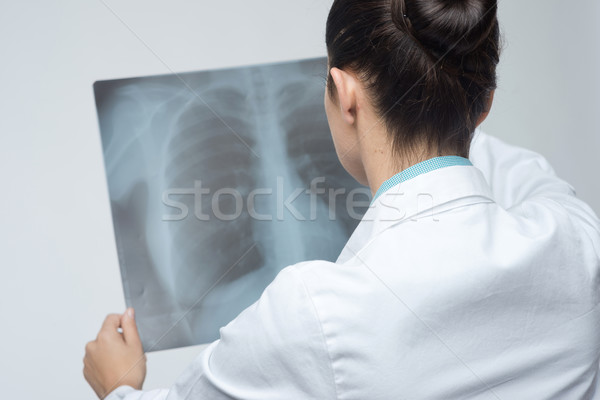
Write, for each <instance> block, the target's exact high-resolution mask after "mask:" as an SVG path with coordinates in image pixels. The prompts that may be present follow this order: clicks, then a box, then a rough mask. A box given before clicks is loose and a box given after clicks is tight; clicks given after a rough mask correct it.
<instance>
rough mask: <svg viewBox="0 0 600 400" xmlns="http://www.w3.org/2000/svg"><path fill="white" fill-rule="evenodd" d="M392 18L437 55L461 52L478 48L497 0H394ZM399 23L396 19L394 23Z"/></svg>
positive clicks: (492, 18)
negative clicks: (404, 21) (403, 22)
mask: <svg viewBox="0 0 600 400" xmlns="http://www.w3.org/2000/svg"><path fill="white" fill-rule="evenodd" d="M392 4H393V6H392V15H393V18H394V20H395V21H398V20H399V19H400V18H404V19H407V20H408V21H409V23H406V24H405V26H410V27H411V31H412V32H411V33H412V34H413V35H414V36H415V38H416V39H417V40H418V41H419V42H420V43H421V44H422V45H423V46H425V47H426V48H427V49H429V50H431V51H432V52H433V53H434V54H436V55H438V56H443V55H446V54H447V55H448V56H463V55H467V54H469V53H471V52H473V51H475V50H477V49H478V48H479V46H480V45H481V44H482V43H483V41H484V40H485V39H486V38H487V37H488V36H489V34H490V32H491V30H492V28H493V26H494V23H495V21H496V13H497V8H498V7H497V0H393V2H392ZM396 25H398V23H396Z"/></svg>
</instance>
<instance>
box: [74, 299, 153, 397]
mask: <svg viewBox="0 0 600 400" xmlns="http://www.w3.org/2000/svg"><path fill="white" fill-rule="evenodd" d="M118 328H121V329H122V333H119V331H118V330H117V329H118ZM83 365H84V368H83V376H84V377H85V379H86V380H87V381H88V383H89V384H90V386H91V387H92V389H94V391H95V392H96V394H97V395H98V397H100V398H101V399H103V398H104V397H106V396H107V395H108V394H109V393H110V392H111V391H113V390H114V389H116V388H117V387H119V386H121V385H129V386H131V387H133V388H135V389H138V390H141V389H142V384H143V383H144V379H145V378H146V356H145V355H144V350H143V349H142V342H141V341H140V337H139V335H138V331H137V326H136V324H135V318H134V313H133V308H129V309H127V311H125V313H124V314H123V315H119V314H110V315H109V316H107V317H106V319H105V320H104V324H102V328H101V329H100V332H99V333H98V337H97V338H96V340H93V341H91V342H89V343H88V344H87V345H86V346H85V357H84V358H83Z"/></svg>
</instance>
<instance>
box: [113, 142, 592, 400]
mask: <svg viewBox="0 0 600 400" xmlns="http://www.w3.org/2000/svg"><path fill="white" fill-rule="evenodd" d="M470 160H471V161H472V162H473V166H451V167H446V168H441V169H438V170H434V171H431V172H428V173H425V174H422V175H419V176H417V177H415V178H412V179H410V180H408V181H405V182H403V183H401V184H399V185H397V186H395V187H393V188H392V189H390V190H388V191H387V192H385V193H383V194H382V195H381V196H380V197H378V198H377V199H376V200H375V201H374V203H373V204H372V207H371V208H370V209H369V211H368V212H367V214H366V215H365V217H364V219H363V221H361V223H360V225H359V226H358V228H357V229H356V231H355V232H354V234H353V235H352V237H351V238H350V240H349V242H348V243H347V245H346V247H345V248H344V250H343V252H342V254H341V255H340V258H339V260H338V261H337V262H336V263H330V262H324V261H309V262H305V263H301V264H298V265H293V266H290V267H287V268H285V269H284V270H282V271H281V273H280V274H279V275H278V276H277V277H276V279H275V280H274V281H273V282H272V283H271V284H270V285H269V286H268V287H267V289H266V290H265V291H264V293H263V295H262V297H261V298H260V299H259V300H258V301H257V302H256V303H255V304H253V305H252V306H250V307H249V308H247V309H246V310H245V311H243V312H242V313H241V314H240V315H239V316H238V317H237V318H236V319H235V320H234V321H232V322H231V323H229V324H228V325H227V326H225V327H223V328H222V329H221V338H220V339H219V340H217V341H215V342H213V343H212V344H210V345H209V346H208V347H207V348H206V349H205V350H204V351H203V352H202V353H201V354H200V355H199V356H198V357H197V359H196V360H195V361H194V363H193V364H192V365H190V366H189V368H188V369H187V370H186V371H185V372H184V374H183V375H182V376H181V377H180V378H179V380H178V381H177V382H176V383H175V385H174V386H173V387H172V388H171V389H170V390H157V391H150V392H139V391H134V390H133V389H132V388H129V387H121V388H118V389H117V390H116V391H114V392H113V393H112V394H111V395H110V396H109V397H108V399H109V400H117V399H126V400H139V399H148V400H149V399H153V400H154V399H165V398H166V399H169V400H175V399H209V400H220V399H255V400H269V399H366V400H370V399H393V400H398V399H443V400H450V399H457V400H470V399H496V400H497V399H502V400H515V399H517V400H518V399H524V400H525V399H527V400H540V399H567V400H569V399H600V388H598V389H597V387H598V386H599V384H598V369H599V355H600V307H599V302H600V289H599V283H600V281H599V279H600V278H599V276H600V275H599V267H600V259H599V254H600V223H599V221H598V219H597V217H596V216H595V215H594V213H593V212H592V210H591V209H590V208H589V207H588V206H587V205H586V204H585V203H583V202H582V201H581V200H579V199H577V198H576V197H575V195H574V191H573V189H572V187H571V186H570V185H569V184H567V183H566V182H564V181H562V180H561V179H559V178H557V177H556V176H555V174H554V172H553V170H552V168H551V167H550V166H549V165H548V163H547V162H546V161H545V159H544V158H543V157H541V156H540V155H538V154H536V153H534V152H531V151H527V150H524V149H521V148H517V147H514V146H510V145H507V144H505V143H503V142H501V141H500V140H498V139H496V138H493V137H490V136H487V135H485V134H483V133H481V132H479V131H477V132H476V136H475V138H474V140H473V144H472V146H471V155H470Z"/></svg>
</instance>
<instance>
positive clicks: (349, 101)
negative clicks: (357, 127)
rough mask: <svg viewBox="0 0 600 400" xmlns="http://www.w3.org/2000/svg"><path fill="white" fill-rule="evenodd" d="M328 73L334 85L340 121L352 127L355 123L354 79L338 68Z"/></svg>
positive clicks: (355, 82) (355, 83)
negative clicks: (340, 116)
mask: <svg viewBox="0 0 600 400" xmlns="http://www.w3.org/2000/svg"><path fill="white" fill-rule="evenodd" d="M329 73H330V74H331V77H332V79H333V82H334V83H335V88H336V92H337V97H338V106H339V107H340V112H341V115H342V119H343V120H344V121H345V122H346V123H347V124H348V125H354V122H355V121H356V85H357V81H356V78H355V77H354V75H352V74H349V73H348V72H346V71H344V70H341V69H339V68H332V69H331V71H329Z"/></svg>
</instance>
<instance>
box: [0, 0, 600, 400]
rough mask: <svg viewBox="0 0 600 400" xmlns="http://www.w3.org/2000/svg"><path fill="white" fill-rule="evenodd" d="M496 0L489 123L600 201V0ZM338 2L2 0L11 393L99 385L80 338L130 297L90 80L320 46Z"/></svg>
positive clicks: (48, 394) (5, 362)
mask: <svg viewBox="0 0 600 400" xmlns="http://www.w3.org/2000/svg"><path fill="white" fill-rule="evenodd" d="M500 3H501V6H500V18H501V23H502V26H503V30H504V33H505V36H506V40H507V43H506V50H505V53H504V58H503V61H502V66H501V68H500V86H501V88H500V89H499V91H498V94H497V99H496V100H497V101H496V105H495V107H494V110H493V114H492V116H491V117H490V119H489V121H488V122H487V123H486V124H485V129H486V130H487V131H488V132H490V133H492V134H495V135H497V136H500V137H502V138H505V139H507V140H509V141H511V142H513V143H516V144H520V145H523V146H527V147H529V148H532V149H534V150H536V151H539V152H541V153H543V154H544V155H546V156H547V157H548V159H549V160H550V161H551V163H552V164H553V166H554V167H555V169H556V170H557V172H558V174H559V175H560V176H562V177H564V178H565V179H566V180H568V181H569V182H570V183H572V184H573V185H574V187H575V188H576V189H577V191H578V193H579V195H580V196H581V197H582V198H583V199H585V200H586V201H588V202H589V203H590V205H591V206H592V207H593V208H594V209H595V210H596V212H600V185H599V184H598V183H597V182H598V178H597V172H598V167H597V165H598V164H597V159H598V154H597V153H598V150H599V149H600V113H599V112H598V109H599V108H600V75H598V71H600V51H599V50H600V24H598V21H599V20H600V2H598V1H596V0H577V1H572V2H564V1H558V0H525V1H513V0H504V1H501V2H500ZM104 4H107V5H108V6H109V7H110V8H111V9H112V10H113V11H114V13H115V14H116V15H117V16H118V17H117V16H115V14H113V13H112V12H111V11H110V10H109V9H108V8H107V7H106V6H105V5H104ZM330 5H331V1H328V0H306V1H291V0H270V1H266V0H256V1H251V2H250V1H242V0H235V1H227V2H223V1H211V2H208V1H204V0H199V1H196V2H189V1H177V0H176V1H170V2H158V1H154V0H146V1H141V0H131V1H127V2H123V1H116V0H110V1H106V3H102V1H99V0H89V1H76V0H71V1H67V0H56V1H52V2H48V1H39V0H38V1H21V2H7V1H4V2H3V3H2V7H1V12H0V54H2V60H1V62H0V87H1V88H2V91H1V93H0V135H2V146H0V182H2V196H1V200H0V202H1V203H0V204H1V207H0V221H2V222H1V224H0V254H2V267H1V268H2V276H1V278H0V313H1V314H0V315H2V318H3V319H2V320H3V322H2V330H1V331H0V338H1V340H0V354H1V355H2V357H0V383H1V388H2V397H4V398H44V399H86V398H87V399H92V398H95V397H94V394H93V393H92V391H91V389H89V387H88V386H87V384H86V383H85V381H84V380H83V377H82V374H81V369H82V363H81V359H82V357H83V348H84V345H85V343H86V342H87V341H88V340H90V339H92V338H94V337H95V335H96V333H97V330H98V329H99V327H100V324H101V321H102V319H103V318H104V315H105V314H106V313H109V312H115V311H118V312H120V311H122V310H123V308H124V300H123V292H122V287H121V282H120V275H119V268H118V263H117V253H116V246H115V242H114V237H113V230H112V221H111V216H110V209H109V201H108V193H107V190H106V184H105V177H104V169H103V165H102V151H101V144H100V136H99V134H98V127H97V120H96V112H95V107H94V98H93V92H92V83H93V82H94V81H96V80H98V79H111V78H121V77H126V76H142V75H154V74H164V73H170V72H171V71H178V72H179V71H193V70H201V69H211V68H219V67H226V66H240V65H249V64H259V63H265V62H273V61H284V60H295V59H300V58H310V57H316V56H323V55H325V48H324V44H323V35H324V30H325V20H326V17H327V11H328V9H329V6H330ZM198 351H199V347H191V348H185V349H180V350H175V351H165V352H158V353H153V354H150V355H149V357H148V377H147V380H146V387H147V388H154V387H159V386H167V385H169V384H170V383H172V382H173V380H174V379H175V377H176V376H177V375H178V374H179V373H180V372H181V371H182V369H183V368H185V365H186V364H187V362H189V361H191V360H192V359H193V358H194V357H195V356H196V354H197V353H198Z"/></svg>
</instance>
